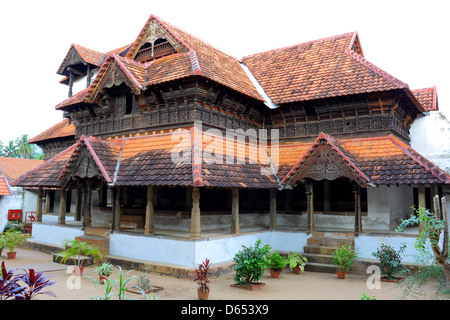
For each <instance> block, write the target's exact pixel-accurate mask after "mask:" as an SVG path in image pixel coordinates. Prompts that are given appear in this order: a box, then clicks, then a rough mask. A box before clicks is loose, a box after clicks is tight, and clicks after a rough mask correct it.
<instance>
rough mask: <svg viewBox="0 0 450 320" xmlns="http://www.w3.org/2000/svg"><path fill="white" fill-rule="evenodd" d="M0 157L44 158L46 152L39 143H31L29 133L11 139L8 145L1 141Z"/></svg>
mask: <svg viewBox="0 0 450 320" xmlns="http://www.w3.org/2000/svg"><path fill="white" fill-rule="evenodd" d="M0 157H11V158H22V159H40V160H42V159H43V158H44V154H43V153H42V150H41V149H40V148H39V147H38V146H37V145H34V144H29V143H28V135H27V134H23V135H21V136H20V137H18V138H16V139H15V140H11V141H9V142H8V144H7V145H4V144H3V142H1V141H0Z"/></svg>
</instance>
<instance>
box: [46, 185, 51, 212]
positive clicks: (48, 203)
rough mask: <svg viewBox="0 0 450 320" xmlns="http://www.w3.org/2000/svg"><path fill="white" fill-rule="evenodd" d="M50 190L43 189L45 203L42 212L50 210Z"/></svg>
mask: <svg viewBox="0 0 450 320" xmlns="http://www.w3.org/2000/svg"><path fill="white" fill-rule="evenodd" d="M50 201H51V200H50V190H45V205H44V213H49V212H50Z"/></svg>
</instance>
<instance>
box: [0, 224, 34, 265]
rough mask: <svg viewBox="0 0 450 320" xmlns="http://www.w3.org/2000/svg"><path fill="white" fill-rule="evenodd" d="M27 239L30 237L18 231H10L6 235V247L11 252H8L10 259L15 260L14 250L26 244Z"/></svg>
mask: <svg viewBox="0 0 450 320" xmlns="http://www.w3.org/2000/svg"><path fill="white" fill-rule="evenodd" d="M27 238H29V235H27V234H25V233H22V232H20V231H16V230H8V231H7V232H5V233H4V235H3V241H4V245H5V247H8V248H9V252H7V255H8V259H14V258H15V257H16V252H15V251H14V248H15V247H16V246H17V245H20V244H22V243H23V242H25V240H26V239H27Z"/></svg>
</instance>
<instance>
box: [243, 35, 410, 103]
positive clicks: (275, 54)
mask: <svg viewBox="0 0 450 320" xmlns="http://www.w3.org/2000/svg"><path fill="white" fill-rule="evenodd" d="M356 38H357V34H356V32H352V33H346V34H342V35H337V36H333V37H329V38H324V39H320V40H315V41H310V42H306V43H302V44H298V45H294V46H290V47H285V48H280V49H275V50H271V51H266V52H262V53H257V54H253V55H249V56H246V57H244V58H242V61H243V63H244V64H245V65H246V66H247V67H248V68H249V69H250V71H251V72H252V74H253V75H254V76H255V78H256V80H257V81H258V82H259V84H260V85H261V86H262V88H263V89H264V90H265V92H266V93H267V95H268V96H269V97H270V99H271V100H272V102H273V103H275V104H281V103H287V102H294V101H305V100H313V99H321V98H328V97H336V96H343V95H350V94H358V93H368V92H376V91H386V90H392V89H404V88H408V85H407V84H406V83H403V82H402V81H400V80H398V79H396V78H395V77H393V76H391V75H389V74H388V73H386V72H385V71H383V70H381V69H380V68H378V67H376V66H374V65H373V64H372V63H370V62H369V61H367V60H366V59H365V58H364V57H363V56H362V51H360V52H361V54H358V53H357V52H355V51H354V50H353V49H352V48H354V44H355V39H356Z"/></svg>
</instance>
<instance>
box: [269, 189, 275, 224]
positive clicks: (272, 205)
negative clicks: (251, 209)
mask: <svg viewBox="0 0 450 320" xmlns="http://www.w3.org/2000/svg"><path fill="white" fill-rule="evenodd" d="M269 217H270V218H269V229H270V230H274V229H276V228H277V190H276V189H270V212H269Z"/></svg>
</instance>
